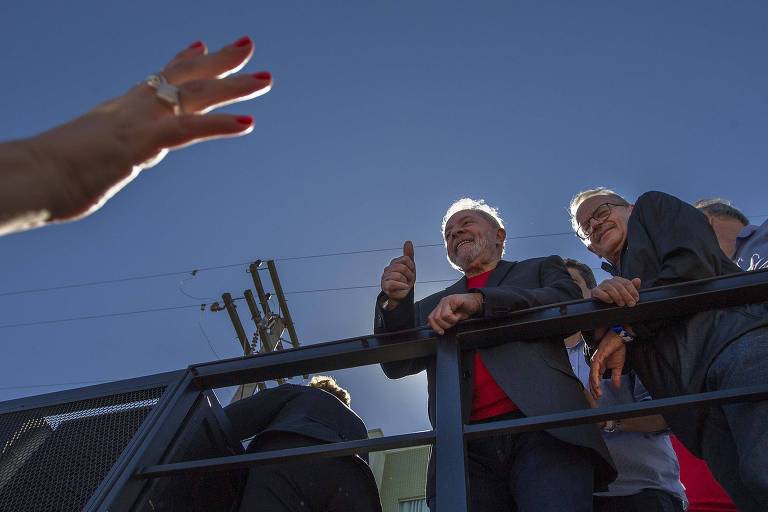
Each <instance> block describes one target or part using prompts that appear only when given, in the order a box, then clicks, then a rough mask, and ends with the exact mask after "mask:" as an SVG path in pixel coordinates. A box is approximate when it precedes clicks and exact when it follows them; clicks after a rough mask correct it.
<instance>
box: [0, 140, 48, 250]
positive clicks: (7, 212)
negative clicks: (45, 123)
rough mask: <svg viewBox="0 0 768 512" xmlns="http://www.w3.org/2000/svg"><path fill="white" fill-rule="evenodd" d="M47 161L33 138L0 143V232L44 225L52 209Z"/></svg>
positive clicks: (6, 232)
mask: <svg viewBox="0 0 768 512" xmlns="http://www.w3.org/2000/svg"><path fill="white" fill-rule="evenodd" d="M50 174H51V168H50V164H48V163H47V162H45V161H44V159H43V158H42V157H41V156H40V154H39V152H38V150H37V147H36V138H32V139H21V140H16V141H11V142H6V143H3V144H0V235H2V234H8V233H14V232H17V231H24V230H27V229H32V228H35V227H39V226H42V225H44V224H45V223H46V222H48V221H49V220H50V219H51V212H52V211H53V210H54V208H55V204H54V203H55V201H54V197H53V194H52V192H53V191H52V190H51V186H52V181H53V180H52V176H51V175H50Z"/></svg>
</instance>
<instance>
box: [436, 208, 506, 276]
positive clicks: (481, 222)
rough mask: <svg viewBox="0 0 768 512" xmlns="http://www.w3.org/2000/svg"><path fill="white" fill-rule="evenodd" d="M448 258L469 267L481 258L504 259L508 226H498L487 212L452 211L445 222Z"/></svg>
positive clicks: (458, 265) (460, 265) (463, 268)
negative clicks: (502, 249) (502, 256)
mask: <svg viewBox="0 0 768 512" xmlns="http://www.w3.org/2000/svg"><path fill="white" fill-rule="evenodd" d="M444 235H445V243H446V249H447V251H448V259H449V260H450V261H451V262H453V264H454V265H456V266H457V267H459V268H461V269H462V270H466V269H467V268H469V267H470V266H472V264H473V263H475V262H477V261H483V262H487V261H494V260H499V259H501V248H502V245H503V243H504V236H505V233H504V230H503V229H501V228H497V227H495V226H494V225H493V224H492V223H491V222H490V221H489V220H488V219H487V218H486V217H485V216H484V215H483V214H481V213H478V212H476V211H473V210H464V211H460V212H456V213H454V214H453V215H451V218H450V219H448V222H447V223H446V224H445V233H444Z"/></svg>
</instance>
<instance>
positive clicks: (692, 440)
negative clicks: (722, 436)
mask: <svg viewBox="0 0 768 512" xmlns="http://www.w3.org/2000/svg"><path fill="white" fill-rule="evenodd" d="M604 268H605V269H606V270H608V271H609V272H611V273H612V274H614V275H619V276H622V277H626V278H630V279H631V278H634V277H639V278H640V280H641V285H640V287H641V288H643V289H645V288H651V287H654V286H664V285H669V284H677V283H684V282H687V281H693V280H697V279H706V278H710V277H716V276H724V275H728V274H735V273H739V272H741V269H740V268H739V267H738V266H737V265H736V264H735V263H733V262H732V261H731V260H730V259H729V258H728V256H726V255H725V254H724V253H723V251H722V250H720V246H719V244H718V242H717V237H716V236H715V233H714V231H712V227H711V226H710V225H709V222H708V221H707V218H706V216H705V215H704V214H702V213H701V212H700V211H698V210H697V209H696V208H694V207H693V206H691V205H690V204H688V203H685V202H683V201H681V200H680V199H678V198H676V197H674V196H671V195H669V194H665V193H663V192H646V193H645V194H643V195H641V196H640V197H638V198H637V201H636V202H635V207H634V209H633V210H632V214H631V215H630V216H629V221H628V223H627V242H626V243H625V245H624V248H623V249H622V253H621V265H620V266H619V267H613V266H612V265H605V266H604ZM712 306H713V307H715V306H716V305H715V304H713V305H712ZM766 325H768V304H766V303H759V304H746V305H743V306H736V307H730V308H718V309H710V310H706V311H701V312H699V313H696V314H693V315H686V316H683V317H677V318H669V319H666V320H651V321H645V322H640V323H635V324H633V325H632V327H633V328H634V330H635V331H636V333H637V337H636V338H637V339H636V342H633V343H630V344H628V346H627V360H628V362H629V364H630V365H632V368H633V369H634V370H635V371H636V372H637V374H638V376H639V377H640V380H641V381H642V382H643V384H644V385H645V387H647V388H648V391H649V392H650V393H651V396H653V397H654V398H666V397H671V396H678V395H683V394H690V393H702V392H704V391H708V389H707V388H706V376H707V371H709V367H710V366H711V364H712V362H713V361H714V360H715V358H716V357H717V356H718V355H719V354H720V353H721V352H722V351H723V350H724V349H725V347H727V346H728V345H729V344H730V343H732V342H733V341H734V340H735V339H737V338H738V337H739V336H742V335H744V334H745V333H747V332H749V331H751V330H754V329H758V328H761V327H765V326H766ZM707 414H708V413H707V409H706V408H693V409H681V410H680V411H673V412H669V413H664V418H665V419H666V420H667V423H669V425H670V427H672V431H673V432H674V433H675V435H676V436H677V437H678V438H679V439H680V440H681V441H682V442H683V443H684V444H685V446H686V447H687V448H688V449H689V450H690V451H691V452H693V454H694V455H697V456H701V443H702V436H703V431H704V428H703V427H704V422H705V421H706V418H707Z"/></svg>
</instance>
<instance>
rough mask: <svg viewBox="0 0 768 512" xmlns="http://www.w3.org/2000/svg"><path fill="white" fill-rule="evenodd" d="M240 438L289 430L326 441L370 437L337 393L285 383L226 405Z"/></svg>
mask: <svg viewBox="0 0 768 512" xmlns="http://www.w3.org/2000/svg"><path fill="white" fill-rule="evenodd" d="M224 411H226V413H227V417H228V418H229V420H230V421H231V422H232V427H233V428H234V430H235V432H236V434H237V436H238V438H239V439H246V438H248V437H251V436H256V437H254V439H253V441H251V445H250V446H253V447H255V446H256V445H257V441H258V438H259V436H261V435H263V434H265V433H268V432H288V433H292V434H299V435H302V436H304V437H309V438H312V439H317V440H318V441H321V442H324V443H334V442H340V441H352V440H355V439H368V430H367V429H366V428H365V423H363V420H361V419H360V417H359V416H358V415H357V414H355V412H354V411H353V410H352V409H350V408H349V407H347V406H346V405H344V404H343V403H342V402H341V400H339V399H338V398H336V397H335V396H334V395H332V394H330V393H328V392H326V391H323V390H322V389H317V388H313V387H309V386H298V385H296V384H283V385H281V386H277V387H275V388H269V389H265V390H263V391H259V392H258V393H256V394H255V395H253V396H251V397H248V398H245V399H243V400H238V401H237V402H235V403H233V404H231V405H228V406H227V407H225V408H224Z"/></svg>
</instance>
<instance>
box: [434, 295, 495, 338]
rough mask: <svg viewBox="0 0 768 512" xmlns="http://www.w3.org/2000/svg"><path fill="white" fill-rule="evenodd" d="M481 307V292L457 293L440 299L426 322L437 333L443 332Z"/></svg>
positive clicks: (478, 310)
mask: <svg viewBox="0 0 768 512" xmlns="http://www.w3.org/2000/svg"><path fill="white" fill-rule="evenodd" d="M482 308H483V295H482V294H481V293H457V294H454V295H448V296H447V297H443V298H442V299H440V302H438V303H437V306H435V309H433V310H432V312H431V313H430V314H429V316H428V317H427V323H428V324H429V326H430V327H431V328H432V330H434V331H435V332H436V333H437V334H439V335H441V336H442V335H443V334H445V330H446V329H450V328H451V327H453V326H454V325H456V324H457V323H459V322H461V321H462V320H466V319H467V318H469V317H471V316H472V315H474V314H476V313H479V312H480V311H481V310H482Z"/></svg>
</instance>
